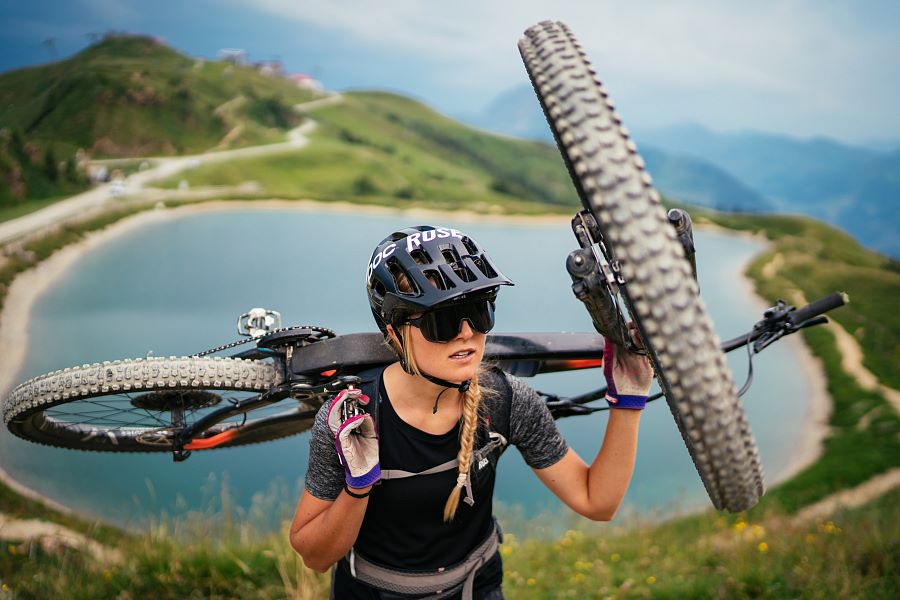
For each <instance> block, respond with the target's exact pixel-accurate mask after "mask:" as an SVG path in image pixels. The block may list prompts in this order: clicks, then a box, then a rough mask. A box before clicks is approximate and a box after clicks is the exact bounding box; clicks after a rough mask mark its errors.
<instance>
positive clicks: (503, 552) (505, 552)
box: [500, 545, 513, 558]
mask: <svg viewBox="0 0 900 600" xmlns="http://www.w3.org/2000/svg"><path fill="white" fill-rule="evenodd" d="M512 553H513V549H512V548H511V547H510V546H506V545H503V546H500V556H502V557H503V558H507V557H509V556H510V555H511V554H512Z"/></svg>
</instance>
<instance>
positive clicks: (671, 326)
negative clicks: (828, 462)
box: [519, 21, 764, 512]
mask: <svg viewBox="0 0 900 600" xmlns="http://www.w3.org/2000/svg"><path fill="white" fill-rule="evenodd" d="M519 50H520V53H521V55H522V59H523V60H524V62H525V66H526V69H527V71H528V74H529V77H530V78H531V82H532V85H533V87H534V89H535V92H536V93H537V96H538V98H539V100H540V101H541V105H542V107H543V109H544V113H545V115H546V117H547V120H548V122H549V124H550V127H551V129H552V130H553V133H554V136H555V137H556V141H557V145H558V146H559V149H560V152H561V153H562V155H563V159H564V160H565V162H566V166H567V167H568V169H569V173H570V175H571V177H572V180H573V182H574V184H575V187H576V189H577V191H578V194H579V196H580V198H581V200H582V203H583V204H584V206H585V208H586V209H588V210H590V211H591V212H592V213H593V214H594V215H595V217H596V219H597V222H598V224H599V226H600V229H601V231H602V234H603V238H604V243H605V245H606V250H607V252H608V253H609V254H610V255H611V256H609V258H610V259H615V260H618V261H619V262H620V264H621V269H622V274H623V276H624V277H625V280H626V282H627V283H626V284H625V285H623V286H621V288H620V291H621V293H622V297H623V299H624V301H625V304H626V306H627V308H628V310H629V312H630V313H631V316H632V319H633V320H634V322H635V324H636V326H637V328H638V330H639V332H640V334H641V337H642V339H643V340H644V342H645V345H646V346H647V349H648V353H649V354H650V357H651V360H652V361H653V364H654V368H655V371H656V376H657V379H658V380H659V383H660V385H661V387H662V389H663V391H664V393H665V395H666V399H667V402H668V404H669V408H670V409H671V411H672V415H673V416H674V418H675V422H676V424H677V425H678V429H679V431H680V432H681V436H682V438H683V439H684V442H685V445H686V446H687V448H688V451H689V452H690V455H691V458H692V460H693V462H694V465H695V466H696V468H697V471H698V473H699V474H700V478H701V479H702V481H703V484H704V486H705V487H706V490H707V492H708V494H709V497H710V499H711V500H712V502H713V505H714V506H715V507H716V508H718V509H725V510H728V511H731V512H738V511H742V510H746V509H747V508H750V507H751V506H753V505H754V504H756V502H757V501H758V498H759V496H760V495H762V494H763V492H764V484H763V476H762V467H761V464H760V460H759V454H758V451H757V448H756V442H755V441H754V439H753V435H752V434H751V432H750V427H749V424H748V422H747V418H746V416H745V414H744V410H743V408H742V407H741V404H740V401H739V399H738V396H737V391H736V389H735V386H734V383H733V381H732V378H731V373H730V370H729V368H728V365H727V364H726V362H725V356H724V354H723V353H722V351H721V349H720V343H719V339H718V336H717V335H716V334H715V331H714V330H713V325H712V321H711V320H710V318H709V317H708V316H707V314H706V309H705V307H704V304H703V301H702V300H701V299H700V297H699V289H698V287H697V284H696V282H695V280H694V278H693V276H692V273H691V270H690V266H689V264H688V262H687V260H686V259H685V257H684V251H683V249H682V247H681V245H680V244H679V243H678V241H677V239H676V237H675V233H674V230H673V228H672V227H671V226H670V225H669V224H668V222H667V219H666V215H665V211H664V208H663V207H662V203H661V200H660V197H659V194H658V193H657V192H656V191H655V190H654V189H653V186H652V184H651V179H650V176H649V174H647V173H646V172H645V171H644V163H643V160H642V159H641V157H640V156H639V155H638V154H637V148H636V146H635V144H634V142H633V141H632V140H631V139H629V135H628V132H627V130H626V129H625V127H623V126H622V123H621V119H620V118H619V116H618V115H617V114H616V112H615V111H614V106H613V103H612V101H611V100H610V99H609V97H608V94H607V92H606V90H605V89H604V87H603V85H602V84H601V82H600V80H599V79H598V78H597V74H596V72H595V71H594V69H593V67H592V66H591V64H590V62H589V61H588V59H587V57H586V55H585V53H584V52H583V50H582V48H581V46H580V45H579V44H578V42H577V41H576V39H575V38H574V37H573V36H572V34H571V32H570V31H569V29H568V27H566V26H565V25H564V24H562V23H558V22H550V21H545V22H542V23H540V24H538V25H535V26H534V27H531V28H530V29H528V30H527V31H526V32H525V37H523V38H522V39H521V40H520V42H519Z"/></svg>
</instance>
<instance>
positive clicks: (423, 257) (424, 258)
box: [409, 248, 432, 265]
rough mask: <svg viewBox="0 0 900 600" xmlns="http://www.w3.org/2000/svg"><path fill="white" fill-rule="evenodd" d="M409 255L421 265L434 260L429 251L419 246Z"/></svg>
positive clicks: (428, 263)
mask: <svg viewBox="0 0 900 600" xmlns="http://www.w3.org/2000/svg"><path fill="white" fill-rule="evenodd" d="M409 255H410V256H411V257H412V259H413V260H414V261H416V263H418V264H420V265H430V264H431V262H432V261H431V257H430V256H428V253H427V252H425V251H424V250H423V249H421V248H417V249H415V250H413V251H412V252H410V253H409Z"/></svg>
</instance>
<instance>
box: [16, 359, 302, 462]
mask: <svg viewBox="0 0 900 600" xmlns="http://www.w3.org/2000/svg"><path fill="white" fill-rule="evenodd" d="M275 383H276V372H275V367H274V366H273V365H271V364H269V363H265V362H262V361H257V360H242V359H235V358H220V357H216V358H210V357H168V358H165V357H152V358H138V359H131V360H116V361H106V362H102V363H94V364H91V365H82V366H80V367H72V368H68V369H64V370H61V371H54V372H52V373H47V374H45V375H41V376H38V377H35V378H33V379H30V380H28V381H26V382H24V383H22V384H21V385H19V386H17V387H16V388H15V389H14V390H13V391H12V392H11V393H10V395H9V396H8V397H7V398H6V399H5V401H4V403H3V420H4V422H5V423H6V425H7V428H8V429H9V430H10V431H11V432H12V433H13V434H15V435H17V436H19V437H21V438H24V439H27V440H29V441H33V442H37V443H41V444H45V445H49V446H57V447H62V448H70V449H75V450H96V451H113V452H160V451H165V452H168V451H170V450H171V448H168V447H164V446H148V445H146V444H143V443H141V442H139V441H138V440H137V439H136V437H135V436H136V435H138V434H139V433H141V432H143V431H144V429H142V428H140V427H134V428H127V427H126V428H120V429H117V430H116V431H115V432H114V433H113V434H109V433H105V434H104V435H91V433H92V432H91V428H90V426H82V427H81V428H80V429H79V426H78V423H72V424H71V425H72V427H71V428H68V423H67V425H66V427H62V428H61V427H57V426H50V427H48V426H47V425H48V421H47V419H45V417H44V411H45V410H47V409H50V408H53V407H57V406H60V405H62V404H66V403H70V402H76V401H79V400H87V399H91V398H95V399H96V398H102V397H104V396H110V395H115V394H126V393H127V394H140V393H145V392H154V391H156V392H158V391H162V390H168V391H171V390H191V391H211V392H257V393H258V392H262V391H264V390H267V389H269V388H271V387H272V386H273V385H274V384H275ZM292 433H294V432H293V431H285V430H284V429H282V428H278V427H273V428H272V429H271V430H269V431H256V432H255V433H254V435H253V436H248V438H247V439H246V440H241V439H240V438H238V439H237V440H235V442H233V443H230V444H228V446H239V445H245V444H248V443H258V442H263V441H268V440H271V439H276V438H279V437H284V436H285V435H291V434H292Z"/></svg>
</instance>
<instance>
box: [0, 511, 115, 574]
mask: <svg viewBox="0 0 900 600" xmlns="http://www.w3.org/2000/svg"><path fill="white" fill-rule="evenodd" d="M0 540H3V541H5V542H27V543H34V542H37V543H38V544H40V546H41V548H42V549H43V550H44V551H46V552H48V553H51V554H52V553H56V552H58V551H59V550H60V549H61V548H72V549H75V550H80V551H83V552H87V553H88V554H90V555H91V556H92V557H94V559H96V560H97V561H99V562H102V563H107V564H109V563H121V562H122V553H121V552H119V551H118V550H116V549H114V548H107V547H106V546H104V545H103V544H100V543H99V542H96V541H94V540H92V539H90V538H88V537H87V536H85V535H84V534H81V533H78V532H77V531H74V530H72V529H69V528H68V527H63V526H62V525H58V524H56V523H50V522H48V521H39V520H37V519H14V518H13V517H11V516H9V515H6V514H3V513H0Z"/></svg>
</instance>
